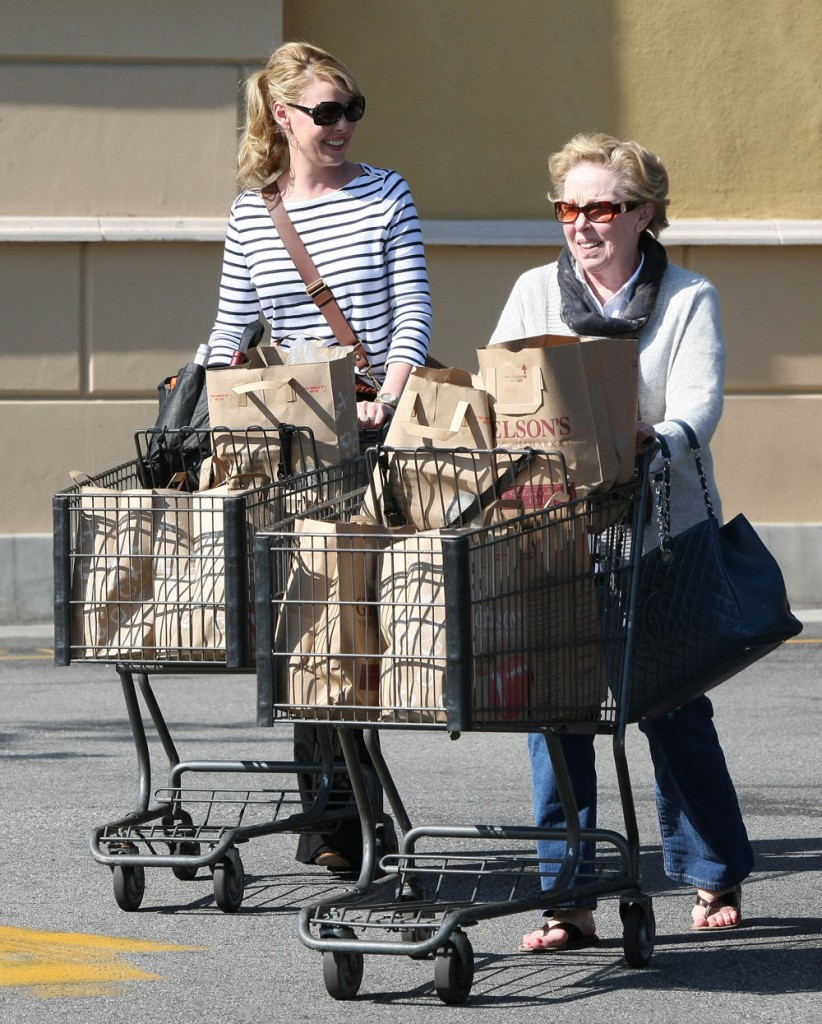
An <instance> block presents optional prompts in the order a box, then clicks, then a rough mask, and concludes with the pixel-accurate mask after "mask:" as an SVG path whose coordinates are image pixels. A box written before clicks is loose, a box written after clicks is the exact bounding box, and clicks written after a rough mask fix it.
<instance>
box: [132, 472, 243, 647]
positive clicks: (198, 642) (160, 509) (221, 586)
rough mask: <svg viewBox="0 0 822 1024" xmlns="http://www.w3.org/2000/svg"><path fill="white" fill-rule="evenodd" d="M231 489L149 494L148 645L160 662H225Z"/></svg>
mask: <svg viewBox="0 0 822 1024" xmlns="http://www.w3.org/2000/svg"><path fill="white" fill-rule="evenodd" d="M243 493H245V491H244V490H242V489H237V488H235V487H234V486H233V485H227V484H226V485H223V486H221V487H214V488H212V489H210V490H207V491H197V492H195V493H194V494H185V493H181V492H179V491H174V490H158V491H156V492H155V496H154V539H153V555H154V580H153V588H152V596H153V601H154V642H155V647H156V652H157V657H158V658H160V659H162V660H164V661H177V660H183V661H202V662H212V661H225V657H226V635H225V629H226V625H225V600H226V597H225V572H226V565H225V513H224V503H225V499H226V498H227V497H229V496H234V495H241V494H243Z"/></svg>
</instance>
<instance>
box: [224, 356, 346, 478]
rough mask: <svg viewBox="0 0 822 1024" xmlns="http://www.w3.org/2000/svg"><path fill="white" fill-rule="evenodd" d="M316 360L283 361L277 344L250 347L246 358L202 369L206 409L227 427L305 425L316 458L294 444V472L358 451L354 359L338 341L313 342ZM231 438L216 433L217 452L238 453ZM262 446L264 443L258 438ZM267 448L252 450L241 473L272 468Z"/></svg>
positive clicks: (343, 458) (342, 459)
mask: <svg viewBox="0 0 822 1024" xmlns="http://www.w3.org/2000/svg"><path fill="white" fill-rule="evenodd" d="M314 358H315V361H314V362H310V363H307V362H304V363H294V364H291V363H287V362H286V359H287V353H286V352H285V351H284V350H282V349H279V348H278V347H277V346H269V347H267V348H262V349H260V348H255V349H252V350H251V354H250V359H249V362H248V363H245V364H243V365H242V366H233V367H218V368H216V369H213V370H209V371H208V372H207V374H206V387H207V390H208V414H209V420H210V422H211V425H212V427H213V428H215V427H219V426H224V427H227V428H228V430H229V431H242V430H244V429H246V428H248V427H255V426H257V427H279V426H280V425H281V424H290V425H291V426H296V427H304V428H308V429H310V430H311V431H312V432H313V435H314V441H315V443H316V448H317V453H316V460H315V458H314V456H313V454H312V453H311V452H310V450H305V445H304V444H299V445H298V444H297V443H296V442H295V444H294V453H293V457H292V459H291V463H292V467H291V468H292V471H293V472H304V471H306V470H309V469H315V468H317V467H320V466H333V465H335V464H336V463H338V462H345V461H347V460H349V459H353V458H355V457H356V456H357V455H358V454H359V426H358V423H357V400H356V392H355V388H354V360H353V356H352V354H351V352H350V351H348V350H347V349H343V348H340V347H335V348H317V349H316V356H315V357H314ZM230 441H231V439H230V438H221V437H220V435H219V434H218V435H217V436H215V439H214V449H215V453H216V454H217V455H220V456H221V457H223V458H226V459H232V458H233V459H236V457H237V456H236V445H234V444H232V443H230ZM260 444H261V446H262V448H265V443H264V442H260ZM279 461H280V460H279V458H277V457H275V458H272V456H271V453H270V451H268V450H264V451H261V452H260V453H259V458H255V457H254V455H253V446H252V456H251V457H250V461H249V463H243V465H242V466H241V467H240V469H241V471H242V472H245V473H270V468H271V466H272V464H274V465H278V464H279Z"/></svg>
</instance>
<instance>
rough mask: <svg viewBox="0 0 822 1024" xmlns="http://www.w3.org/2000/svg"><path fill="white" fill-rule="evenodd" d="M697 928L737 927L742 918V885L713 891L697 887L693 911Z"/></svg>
mask: <svg viewBox="0 0 822 1024" xmlns="http://www.w3.org/2000/svg"><path fill="white" fill-rule="evenodd" d="M691 917H692V919H693V927H694V929H695V930H700V929H703V928H717V929H723V928H736V927H737V925H738V924H739V922H740V921H741V920H742V890H741V888H740V886H736V887H735V888H733V889H724V890H720V891H718V892H712V891H711V890H710V889H697V891H696V904H695V906H694V908H693V910H692V911H691Z"/></svg>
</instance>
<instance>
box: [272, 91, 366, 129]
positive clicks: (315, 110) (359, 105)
mask: <svg viewBox="0 0 822 1024" xmlns="http://www.w3.org/2000/svg"><path fill="white" fill-rule="evenodd" d="M286 106H287V107H295V108H296V109H297V110H302V112H303V113H304V114H308V116H309V117H310V118H311V119H312V120H313V121H314V124H318V125H323V126H325V125H329V124H336V123H337V122H338V121H339V120H340V119H341V118H342V116H343V114H344V115H345V117H346V119H347V120H349V121H359V120H360V118H361V117H362V116H363V114H364V113H365V96H355V97H354V99H353V100H349V101H348V103H334V102H333V101H331V100H326V101H325V102H324V103H318V104H317V105H316V106H315V107H303V106H301V105H300V104H299V103H286Z"/></svg>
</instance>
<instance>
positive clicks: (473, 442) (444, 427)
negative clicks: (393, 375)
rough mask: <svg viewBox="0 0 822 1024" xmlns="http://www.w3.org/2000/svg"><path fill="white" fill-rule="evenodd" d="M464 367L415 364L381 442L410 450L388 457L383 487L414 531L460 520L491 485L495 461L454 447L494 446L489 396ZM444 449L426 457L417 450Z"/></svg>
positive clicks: (487, 448)
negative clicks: (386, 482)
mask: <svg viewBox="0 0 822 1024" xmlns="http://www.w3.org/2000/svg"><path fill="white" fill-rule="evenodd" d="M477 385H478V381H477V379H476V378H475V377H473V376H472V375H471V374H469V373H468V372H467V371H465V370H456V369H443V370H437V369H430V368H427V367H417V368H415V369H414V370H413V371H412V373H411V376H410V377H409V378H408V383H407V384H406V386H405V389H404V391H403V393H402V395H401V397H400V401H399V404H398V406H397V410H396V412H395V414H394V416H393V417H392V419H391V425H390V426H389V428H388V433H387V435H386V439H385V444H386V446H388V447H389V448H398V449H414V450H416V451H417V454H413V455H410V454H403V453H402V452H397V453H396V454H395V455H393V456H392V457H391V468H390V472H389V482H388V486H389V488H390V491H391V494H392V496H393V498H394V500H395V502H396V504H397V506H398V508H399V511H400V513H401V514H402V516H403V517H404V518H405V521H406V522H407V523H409V524H411V525H413V526H414V527H416V528H417V529H419V530H429V529H436V528H438V527H440V526H443V525H449V524H454V523H457V522H459V518H460V513H461V511H463V510H464V509H466V508H469V507H471V506H473V505H475V504H476V498H477V496H478V495H479V494H481V493H483V492H484V491H486V490H487V489H488V487H489V486H490V485H491V484H492V483H493V480H494V460H493V457H492V456H491V455H489V454H486V455H484V456H473V455H470V454H467V453H466V454H462V453H459V452H458V451H456V450H457V449H460V448H465V449H468V450H469V451H480V452H487V451H488V450H489V449H491V448H493V446H494V445H493V433H492V427H491V415H490V412H489V408H488V396H487V394H486V392H485V390H484V389H483V388H482V387H478V386H477ZM425 448H432V449H444V450H447V451H448V454H447V455H444V456H442V455H427V456H426V455H425V454H422V453H420V452H419V450H420V449H425Z"/></svg>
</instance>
